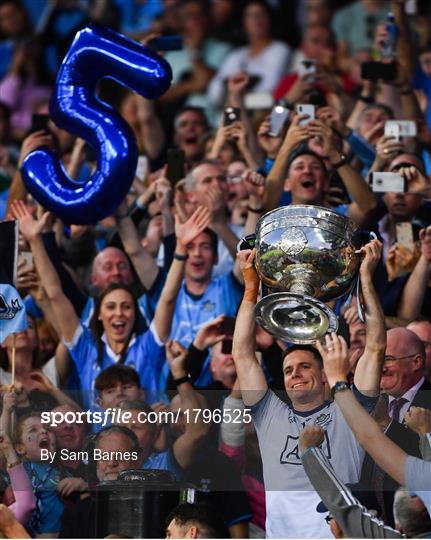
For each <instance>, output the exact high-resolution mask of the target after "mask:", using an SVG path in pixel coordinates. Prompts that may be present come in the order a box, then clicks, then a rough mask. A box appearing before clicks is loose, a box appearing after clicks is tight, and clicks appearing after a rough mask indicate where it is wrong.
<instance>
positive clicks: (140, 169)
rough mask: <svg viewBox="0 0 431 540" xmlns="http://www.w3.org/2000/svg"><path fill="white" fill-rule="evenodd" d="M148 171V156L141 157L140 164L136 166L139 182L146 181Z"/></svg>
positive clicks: (139, 158)
mask: <svg viewBox="0 0 431 540" xmlns="http://www.w3.org/2000/svg"><path fill="white" fill-rule="evenodd" d="M147 171H148V158H147V156H139V157H138V164H137V166H136V172H135V176H136V178H138V180H140V181H141V182H143V181H144V180H145V176H146V174H147Z"/></svg>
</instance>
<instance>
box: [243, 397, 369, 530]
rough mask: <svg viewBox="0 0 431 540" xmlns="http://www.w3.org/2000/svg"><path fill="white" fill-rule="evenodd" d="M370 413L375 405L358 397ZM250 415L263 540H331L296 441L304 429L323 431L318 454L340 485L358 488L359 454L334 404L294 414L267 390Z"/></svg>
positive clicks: (326, 402)
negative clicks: (258, 461) (258, 464)
mask: <svg viewBox="0 0 431 540" xmlns="http://www.w3.org/2000/svg"><path fill="white" fill-rule="evenodd" d="M361 402H362V403H363V405H365V406H366V408H367V409H372V408H373V406H374V404H375V399H373V398H369V399H367V398H366V397H365V396H361ZM251 415H252V419H253V422H254V425H255V427H256V432H257V436H258V439H259V447H260V453H261V456H262V462H263V477H264V482H265V492H266V534H267V537H268V538H330V537H331V536H332V535H331V532H330V529H329V526H328V525H327V523H326V522H325V519H324V515H322V514H321V513H318V512H317V511H316V507H317V505H318V504H319V502H320V500H321V499H320V497H319V495H318V494H317V493H316V491H315V490H314V488H313V486H312V484H311V482H310V480H309V479H308V476H307V474H306V472H305V470H304V467H303V465H302V461H301V456H300V452H299V446H298V439H299V434H300V432H301V431H302V429H303V428H304V427H305V426H307V425H319V426H321V427H322V428H324V429H325V440H324V442H323V444H322V451H323V452H324V454H325V456H326V457H327V458H328V459H329V461H330V463H331V465H332V467H333V468H334V470H335V472H336V473H337V474H338V475H339V476H340V478H341V479H342V480H343V481H344V482H349V483H355V482H358V480H359V477H360V473H361V467H362V461H363V459H364V451H363V449H362V448H361V446H360V445H359V443H358V442H357V440H356V438H355V436H354V435H353V433H352V431H351V430H350V428H349V426H348V425H347V423H346V421H345V420H344V417H343V415H342V413H341V411H340V409H339V408H338V406H337V405H336V404H335V403H334V402H329V401H325V402H324V403H323V404H322V405H321V406H320V407H317V408H316V409H314V410H312V411H307V412H299V411H295V410H294V409H292V408H291V407H289V406H288V405H287V404H286V403H284V402H283V401H281V400H280V399H279V398H278V397H277V396H276V395H275V394H274V392H272V390H268V392H267V393H266V394H265V396H264V397H263V398H262V399H261V400H260V401H259V402H258V403H257V404H255V405H254V406H253V407H251Z"/></svg>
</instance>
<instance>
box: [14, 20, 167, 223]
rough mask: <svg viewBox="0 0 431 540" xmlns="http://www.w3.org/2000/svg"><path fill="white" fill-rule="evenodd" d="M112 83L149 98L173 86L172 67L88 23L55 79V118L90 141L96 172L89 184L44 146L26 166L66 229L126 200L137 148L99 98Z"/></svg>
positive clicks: (30, 181) (34, 188) (38, 195)
mask: <svg viewBox="0 0 431 540" xmlns="http://www.w3.org/2000/svg"><path fill="white" fill-rule="evenodd" d="M103 77H111V78H113V79H115V80H117V81H118V82H120V83H121V84H124V85H125V86H128V87H129V88H131V89H132V90H135V91H136V92H138V93H139V94H142V95H143V96H145V97H146V98H149V99H153V98H157V97H159V96H160V95H162V94H163V93H164V92H166V90H167V89H168V88H169V85H170V82H171V78H172V72H171V68H170V66H169V64H168V63H167V62H166V60H164V59H163V58H161V57H160V56H158V55H157V54H154V53H152V52H151V51H149V50H148V49H146V48H145V47H144V46H142V45H140V44H139V43H137V42H135V41H132V40H130V39H128V38H126V37H124V36H122V35H120V34H117V33H116V32H113V31H111V30H108V29H106V28H101V27H97V26H93V25H90V26H88V27H86V28H84V29H83V30H81V31H80V32H78V34H77V35H76V37H75V39H74V41H73V43H72V45H71V47H70V49H69V51H68V53H67V55H66V57H65V59H64V61H63V63H62V65H61V68H60V70H59V73H58V76H57V82H56V85H55V90H54V93H53V96H52V98H51V103H50V114H51V117H52V119H53V120H54V122H55V123H56V124H57V126H58V127H60V128H62V129H65V130H67V131H69V132H71V133H73V134H75V135H77V136H79V137H81V138H83V139H84V140H85V141H87V142H88V143H89V144H90V145H91V146H92V147H93V148H94V149H95V150H96V153H97V163H98V166H97V170H96V172H95V173H94V174H93V175H92V177H91V178H90V179H89V180H88V181H87V182H85V183H82V182H76V181H74V180H72V179H71V178H69V177H68V176H67V174H66V173H65V171H64V169H63V166H62V164H61V162H60V160H59V158H58V156H57V155H56V154H55V153H54V152H52V151H51V150H49V149H47V148H39V149H37V150H34V151H33V152H31V153H30V154H28V155H27V156H26V158H25V159H24V162H23V164H22V174H23V179H24V183H25V185H26V187H27V189H28V191H29V192H30V193H31V194H32V195H33V196H34V197H35V199H36V200H37V201H38V202H39V203H40V204H41V205H42V206H43V207H45V208H46V209H48V210H50V211H52V212H54V213H55V214H56V215H57V216H58V217H60V218H61V219H63V221H64V222H65V223H69V224H70V223H81V224H86V223H95V222H96V221H98V220H100V219H102V218H104V217H106V216H107V215H109V214H110V213H112V212H113V211H114V210H115V208H116V207H117V206H118V205H119V204H120V202H121V201H122V200H123V198H124V197H125V195H126V194H127V192H128V190H129V188H130V186H131V184H132V182H133V178H134V174H135V171H136V165H137V159H138V149H137V145H136V140H135V136H134V135H133V133H132V130H131V129H130V127H129V126H128V124H127V123H126V122H125V121H124V120H123V119H122V118H121V116H120V115H119V114H118V113H117V112H115V111H114V109H113V108H112V107H110V106H109V105H108V104H106V103H104V102H102V101H101V100H99V99H98V98H97V97H96V85H97V83H98V82H99V80H100V79H101V78H103Z"/></svg>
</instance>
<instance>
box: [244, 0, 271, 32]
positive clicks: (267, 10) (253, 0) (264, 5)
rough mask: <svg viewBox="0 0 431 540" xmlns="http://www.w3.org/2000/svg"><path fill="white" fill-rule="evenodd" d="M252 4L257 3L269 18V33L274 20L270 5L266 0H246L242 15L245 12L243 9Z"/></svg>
mask: <svg viewBox="0 0 431 540" xmlns="http://www.w3.org/2000/svg"><path fill="white" fill-rule="evenodd" d="M253 4H255V5H258V6H259V7H261V8H262V9H263V10H264V11H265V13H266V15H267V16H268V18H269V22H270V23H271V24H270V27H269V31H270V33H271V31H272V27H273V24H274V23H275V22H276V20H275V13H274V10H273V8H272V6H271V5H270V4H269V3H268V2H266V0H247V1H246V2H245V4H244V8H243V15H244V13H245V10H246V9H247V8H248V7H249V6H251V5H253Z"/></svg>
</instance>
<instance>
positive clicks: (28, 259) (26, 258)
mask: <svg viewBox="0 0 431 540" xmlns="http://www.w3.org/2000/svg"><path fill="white" fill-rule="evenodd" d="M21 265H22V266H21ZM18 266H19V267H20V272H28V271H30V270H32V269H33V267H34V261H33V253H32V252H31V251H21V253H20V254H19V255H18Z"/></svg>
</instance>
